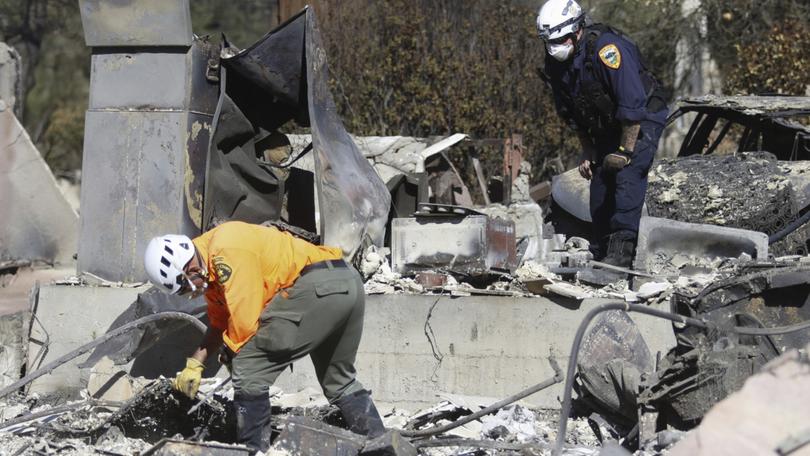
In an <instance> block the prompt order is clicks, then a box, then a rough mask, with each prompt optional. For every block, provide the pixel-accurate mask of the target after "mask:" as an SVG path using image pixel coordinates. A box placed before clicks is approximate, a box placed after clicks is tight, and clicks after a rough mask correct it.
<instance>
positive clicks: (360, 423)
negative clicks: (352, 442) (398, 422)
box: [336, 390, 385, 438]
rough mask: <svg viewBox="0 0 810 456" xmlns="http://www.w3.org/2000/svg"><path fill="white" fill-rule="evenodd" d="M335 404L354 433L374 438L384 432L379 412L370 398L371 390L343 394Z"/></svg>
mask: <svg viewBox="0 0 810 456" xmlns="http://www.w3.org/2000/svg"><path fill="white" fill-rule="evenodd" d="M336 405H337V406H338V408H339V409H340V413H342V414H343V419H344V420H346V424H347V425H348V426H349V430H350V431H352V432H354V433H355V434H360V435H365V436H368V437H370V438H375V437H379V436H381V435H383V434H384V433H385V426H383V422H382V418H380V412H378V411H377V407H375V406H374V401H372V400H371V391H369V390H360V391H357V392H355V393H352V394H349V395H348V396H343V397H341V398H340V399H338V400H337V402H336Z"/></svg>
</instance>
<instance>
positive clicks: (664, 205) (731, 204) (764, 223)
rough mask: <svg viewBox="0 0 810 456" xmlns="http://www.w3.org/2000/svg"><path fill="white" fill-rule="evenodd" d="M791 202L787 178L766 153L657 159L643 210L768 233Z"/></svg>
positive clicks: (791, 206) (779, 223)
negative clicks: (755, 182)
mask: <svg viewBox="0 0 810 456" xmlns="http://www.w3.org/2000/svg"><path fill="white" fill-rule="evenodd" d="M752 176H756V177H755V179H756V181H757V185H756V186H754V185H751V183H752ZM766 189H767V191H764V190H766ZM796 204H797V203H796V196H795V194H794V192H793V187H792V185H791V183H790V180H789V179H788V178H787V177H785V176H784V175H783V174H782V172H781V171H780V168H779V166H778V163H777V161H776V157H774V156H773V155H771V154H769V153H767V152H760V153H756V152H747V153H743V154H739V155H725V156H722V155H693V156H690V157H683V158H675V159H662V160H659V161H658V162H657V165H656V166H654V167H653V168H652V169H651V170H650V174H649V190H648V192H647V211H648V212H649V214H650V215H651V216H653V217H662V218H668V219H672V220H679V221H683V222H690V223H707V224H712V225H719V226H728V227H734V228H742V229H747V230H753V231H762V232H765V233H769V234H772V233H774V232H776V231H777V230H778V229H779V228H781V227H782V225H783V224H784V223H785V222H786V221H788V220H789V219H790V218H791V216H792V215H793V214H794V213H795V211H796V210H797V209H798V208H797V207H796Z"/></svg>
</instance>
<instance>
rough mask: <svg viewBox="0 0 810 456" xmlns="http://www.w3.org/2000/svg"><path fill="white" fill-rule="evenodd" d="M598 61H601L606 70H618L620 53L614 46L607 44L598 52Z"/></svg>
mask: <svg viewBox="0 0 810 456" xmlns="http://www.w3.org/2000/svg"><path fill="white" fill-rule="evenodd" d="M599 59H600V60H602V63H604V64H605V65H606V66H607V67H608V68H613V69H614V70H618V69H619V67H620V66H621V65H622V53H621V52H619V48H617V47H616V45H615V44H608V45H607V46H605V47H603V48H602V49H600V50H599Z"/></svg>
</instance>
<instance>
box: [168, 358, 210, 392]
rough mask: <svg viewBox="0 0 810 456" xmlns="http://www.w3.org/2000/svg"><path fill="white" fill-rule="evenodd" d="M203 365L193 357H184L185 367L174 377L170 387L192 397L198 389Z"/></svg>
mask: <svg viewBox="0 0 810 456" xmlns="http://www.w3.org/2000/svg"><path fill="white" fill-rule="evenodd" d="M204 368H205V366H203V363H201V362H199V361H197V360H196V359H194V358H187V359H186V368H185V369H183V370H182V371H180V373H179V374H177V377H175V379H174V382H173V383H172V387H173V388H174V389H175V391H179V392H181V393H183V394H185V395H186V396H188V397H190V398H191V399H194V398H195V397H196V396H197V390H199V389H200V380H202V372H203V369H204Z"/></svg>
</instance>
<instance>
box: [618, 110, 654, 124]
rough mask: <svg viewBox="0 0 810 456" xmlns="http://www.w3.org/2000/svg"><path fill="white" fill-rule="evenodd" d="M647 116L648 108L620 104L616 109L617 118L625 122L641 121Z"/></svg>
mask: <svg viewBox="0 0 810 456" xmlns="http://www.w3.org/2000/svg"><path fill="white" fill-rule="evenodd" d="M646 118H647V110H646V109H644V108H626V107H624V106H619V107H618V108H617V109H616V120H619V121H622V120H623V121H625V122H641V121H642V120H644V119H646Z"/></svg>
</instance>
